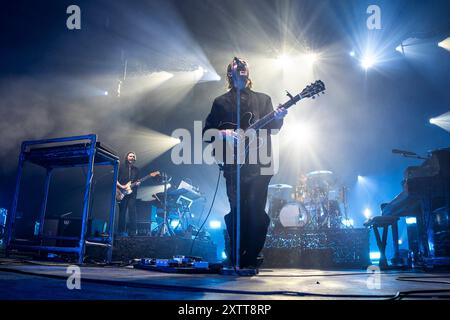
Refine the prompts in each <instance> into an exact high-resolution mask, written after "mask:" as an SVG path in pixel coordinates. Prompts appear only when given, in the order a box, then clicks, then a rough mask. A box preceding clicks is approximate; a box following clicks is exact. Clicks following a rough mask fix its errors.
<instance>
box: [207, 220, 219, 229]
mask: <svg viewBox="0 0 450 320" xmlns="http://www.w3.org/2000/svg"><path fill="white" fill-rule="evenodd" d="M209 227H210V228H211V229H220V228H221V227H222V223H221V222H220V221H219V220H211V221H210V222H209Z"/></svg>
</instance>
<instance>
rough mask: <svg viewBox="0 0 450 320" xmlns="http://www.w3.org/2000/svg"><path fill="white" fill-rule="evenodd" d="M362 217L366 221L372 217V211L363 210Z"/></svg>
mask: <svg viewBox="0 0 450 320" xmlns="http://www.w3.org/2000/svg"><path fill="white" fill-rule="evenodd" d="M364 216H365V217H366V219H369V218H370V217H371V216H372V210H370V208H366V209H364Z"/></svg>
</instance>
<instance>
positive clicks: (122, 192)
mask: <svg viewBox="0 0 450 320" xmlns="http://www.w3.org/2000/svg"><path fill="white" fill-rule="evenodd" d="M160 175H161V173H160V172H159V171H155V172H152V173H150V174H148V175H146V176H145V177H144V178H142V179H139V180H138V181H136V182H131V181H128V183H127V184H126V185H125V188H120V187H119V186H116V200H117V201H122V200H123V198H125V196H127V195H129V194H132V193H133V188H134V187H135V186H138V185H139V184H140V183H141V182H144V181H145V180H147V179H148V178H154V177H157V176H160Z"/></svg>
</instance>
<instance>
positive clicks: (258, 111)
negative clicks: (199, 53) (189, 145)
mask: <svg viewBox="0 0 450 320" xmlns="http://www.w3.org/2000/svg"><path fill="white" fill-rule="evenodd" d="M227 80H228V88H229V89H230V90H229V91H228V92H227V93H225V94H223V95H221V96H219V97H217V98H216V99H215V100H214V103H213V105H212V108H211V112H210V114H209V115H208V117H207V119H206V122H205V127H204V128H203V133H204V132H205V131H206V130H208V129H219V130H220V131H221V133H222V137H223V138H224V140H230V139H233V137H234V131H233V129H236V118H237V115H236V109H237V90H238V88H237V87H238V86H239V88H241V89H240V111H241V112H240V117H241V119H244V118H245V117H246V115H248V114H251V118H252V122H253V121H256V120H258V119H261V118H262V117H264V116H265V115H267V114H269V113H270V112H273V111H274V109H273V105H272V101H271V99H270V97H269V96H268V95H266V94H264V93H259V92H255V91H253V90H251V87H252V81H251V80H250V78H249V68H248V64H247V63H246V62H245V61H243V60H241V59H238V58H234V59H233V61H232V62H231V63H230V64H229V65H228V68H227ZM239 83H240V84H239ZM242 84H243V85H242ZM286 114H287V110H286V109H284V108H277V109H276V110H275V114H274V116H275V120H274V121H272V122H270V123H268V124H267V125H266V126H264V127H263V129H268V131H266V132H269V131H270V129H280V128H281V126H282V124H283V117H284V116H285V115H286ZM247 120H248V119H247ZM248 126H249V121H246V120H241V129H243V130H245V129H246V128H247V127H248ZM266 141H267V143H268V146H267V147H268V151H269V153H270V152H271V150H270V147H271V141H270V135H269V137H266ZM233 167H234V168H235V167H236V166H233V165H231V166H230V165H227V164H225V165H224V166H223V168H224V177H225V179H226V188H227V196H228V200H229V202H230V208H231V212H230V213H229V214H227V215H226V216H225V223H226V226H227V231H228V234H229V236H230V240H231V246H230V247H231V248H234V245H233V238H234V236H233V227H232V223H233V222H232V221H233V220H232V219H233V216H234V215H236V208H237V196H236V194H237V183H236V180H237V178H236V171H235V170H233V169H232V168H233ZM261 167H262V165H261V164H259V163H257V164H247V163H245V164H244V165H243V166H242V167H241V176H240V181H239V183H240V216H241V219H240V226H241V227H240V253H239V258H240V263H239V264H240V265H239V267H240V268H257V267H258V266H259V261H258V255H259V253H260V251H261V250H262V248H263V247H264V242H265V240H266V235H267V228H268V226H269V223H270V219H269V217H268V215H267V213H266V211H265V206H266V201H267V188H268V185H269V182H270V179H271V178H272V175H261ZM232 250H233V249H232ZM228 256H229V257H230V258H231V260H232V263H233V264H235V261H234V257H235V253H231V255H230V254H228Z"/></svg>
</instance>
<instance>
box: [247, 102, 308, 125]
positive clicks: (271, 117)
mask: <svg viewBox="0 0 450 320" xmlns="http://www.w3.org/2000/svg"><path fill="white" fill-rule="evenodd" d="M301 99H303V97H302V96H301V95H300V94H298V95H296V96H293V97H292V98H291V99H289V100H288V101H287V102H285V103H284V104H283V105H281V106H280V107H281V108H285V109H286V110H287V109H289V108H290V107H292V106H293V105H294V104H296V103H297V102H299V101H300V100H301ZM274 119H275V110H274V111H272V112H270V113H268V114H266V115H265V116H264V117H262V118H261V119H259V120H258V121H256V122H255V123H253V124H252V125H251V126H249V127H248V128H247V130H249V129H253V130H259V129H261V128H263V127H264V126H265V125H267V124H268V123H270V122H271V121H273V120H274Z"/></svg>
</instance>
